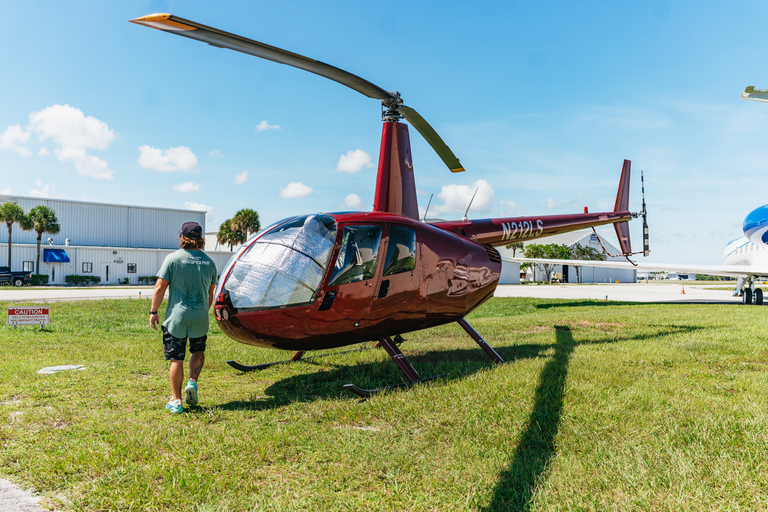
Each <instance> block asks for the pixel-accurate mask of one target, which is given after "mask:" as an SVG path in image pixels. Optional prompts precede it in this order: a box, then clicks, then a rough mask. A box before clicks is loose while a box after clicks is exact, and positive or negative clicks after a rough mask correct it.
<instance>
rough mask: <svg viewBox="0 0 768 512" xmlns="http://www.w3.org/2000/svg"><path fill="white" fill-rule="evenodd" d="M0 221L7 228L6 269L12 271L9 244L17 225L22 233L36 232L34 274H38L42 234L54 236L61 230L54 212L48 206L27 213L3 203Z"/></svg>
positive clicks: (18, 207)
mask: <svg viewBox="0 0 768 512" xmlns="http://www.w3.org/2000/svg"><path fill="white" fill-rule="evenodd" d="M0 219H4V220H5V224H6V226H8V269H9V270H13V267H12V266H11V244H12V231H13V225H14V224H18V225H19V227H20V228H21V229H22V230H24V231H32V230H34V231H37V260H36V261H35V273H36V274H39V273H40V242H41V240H42V239H43V233H49V234H51V235H55V234H57V233H58V232H59V230H60V229H61V228H60V226H59V220H58V219H57V218H56V212H54V211H53V209H51V208H49V207H48V206H44V205H39V206H35V207H34V208H32V209H31V210H29V212H25V211H24V208H22V207H21V206H19V205H18V204H16V203H3V204H1V205H0Z"/></svg>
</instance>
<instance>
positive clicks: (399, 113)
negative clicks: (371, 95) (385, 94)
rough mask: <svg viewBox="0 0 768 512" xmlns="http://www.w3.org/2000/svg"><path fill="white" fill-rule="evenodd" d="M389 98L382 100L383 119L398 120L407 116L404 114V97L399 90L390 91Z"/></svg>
mask: <svg viewBox="0 0 768 512" xmlns="http://www.w3.org/2000/svg"><path fill="white" fill-rule="evenodd" d="M390 94H391V96H390V97H389V98H384V99H383V100H381V120H382V121H391V122H398V121H400V120H401V119H404V118H405V115H404V114H403V99H402V98H401V97H400V93H399V92H397V91H392V92H390Z"/></svg>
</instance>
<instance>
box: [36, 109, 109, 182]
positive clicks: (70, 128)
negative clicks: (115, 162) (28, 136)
mask: <svg viewBox="0 0 768 512" xmlns="http://www.w3.org/2000/svg"><path fill="white" fill-rule="evenodd" d="M29 129H30V130H31V131H33V132H35V133H36V134H37V136H38V138H39V139H40V140H41V141H44V140H48V139H51V140H52V141H53V142H54V143H55V144H57V145H58V147H57V148H56V149H55V150H54V153H55V154H56V157H57V158H58V159H59V161H60V162H67V161H71V162H72V163H73V164H74V166H75V169H76V170H77V172H78V173H80V174H82V175H84V176H88V177H90V178H96V179H101V180H113V179H115V172H114V171H113V170H111V169H109V164H107V162H106V161H104V160H102V159H100V158H98V157H95V156H93V155H91V154H89V153H88V150H89V149H99V150H104V149H107V148H109V146H110V145H111V144H112V141H113V140H115V133H114V132H113V131H112V130H110V129H109V126H107V123H105V122H104V121H100V120H99V119H96V118H95V117H93V116H87V117H86V116H85V114H83V111H82V110H80V109H79V108H75V107H70V106H69V105H53V106H50V107H46V108H44V109H43V110H41V111H40V112H32V113H31V114H29Z"/></svg>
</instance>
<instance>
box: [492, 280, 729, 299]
mask: <svg viewBox="0 0 768 512" xmlns="http://www.w3.org/2000/svg"><path fill="white" fill-rule="evenodd" d="M735 287H736V285H735V283H734V284H733V285H732V286H731V287H730V288H729V287H728V285H723V284H719V283H714V284H685V282H679V281H678V282H677V283H670V282H662V283H653V282H650V283H618V284H616V283H614V284H539V285H535V284H524V285H508V284H507V285H499V286H498V287H497V288H496V293H495V294H494V296H495V297H536V298H540V299H594V300H608V301H618V302H680V303H711V304H729V303H733V304H741V297H738V296H737V297H734V296H733V288H735Z"/></svg>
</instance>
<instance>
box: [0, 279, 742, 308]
mask: <svg viewBox="0 0 768 512" xmlns="http://www.w3.org/2000/svg"><path fill="white" fill-rule="evenodd" d="M733 286H735V284H734V285H733ZM732 290H733V288H729V287H728V285H724V284H718V283H714V284H686V283H685V282H677V283H669V282H662V283H653V282H651V283H620V284H615V283H614V284H539V285H535V284H524V285H514V284H513V285H509V284H504V285H499V286H498V287H497V288H496V293H495V296H496V297H537V298H541V299H594V300H606V297H607V298H608V300H609V301H621V302H693V303H741V298H739V297H734V296H733V294H732ZM682 292H685V293H682ZM151 298H152V287H151V286H116V287H107V286H93V287H87V288H74V287H68V286H46V287H42V286H41V287H28V286H24V287H21V288H12V287H10V286H0V302H30V303H48V302H60V301H67V300H99V299H145V300H150V299H151Z"/></svg>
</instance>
